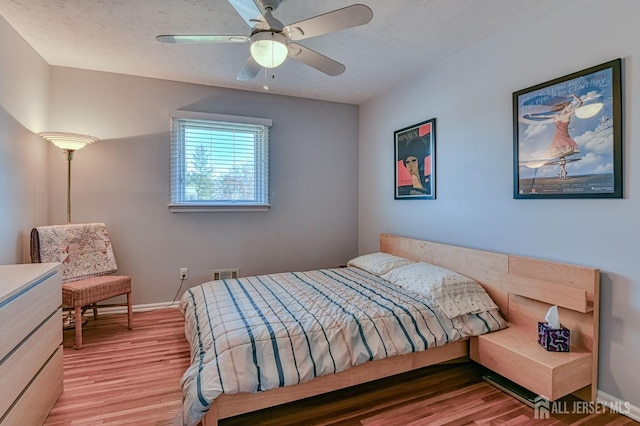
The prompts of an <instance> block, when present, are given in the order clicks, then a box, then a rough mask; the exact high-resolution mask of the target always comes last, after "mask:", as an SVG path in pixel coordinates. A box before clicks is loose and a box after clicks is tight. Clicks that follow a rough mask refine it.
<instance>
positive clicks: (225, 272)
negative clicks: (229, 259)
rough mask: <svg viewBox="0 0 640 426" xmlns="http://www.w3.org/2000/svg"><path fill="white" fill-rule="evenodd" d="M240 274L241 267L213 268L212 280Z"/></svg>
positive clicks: (230, 277)
mask: <svg viewBox="0 0 640 426" xmlns="http://www.w3.org/2000/svg"><path fill="white" fill-rule="evenodd" d="M239 276H240V268H227V269H212V270H211V279H212V280H214V281H215V280H229V279H233V278H238V277H239Z"/></svg>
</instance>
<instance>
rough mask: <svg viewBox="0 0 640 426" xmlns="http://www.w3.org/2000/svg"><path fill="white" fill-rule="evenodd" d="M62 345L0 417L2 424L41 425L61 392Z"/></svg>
mask: <svg viewBox="0 0 640 426" xmlns="http://www.w3.org/2000/svg"><path fill="white" fill-rule="evenodd" d="M62 361H63V358H62V346H60V347H58V349H57V350H56V351H55V352H54V354H53V356H52V357H51V358H50V359H49V360H48V362H47V363H46V364H45V365H44V366H43V367H42V370H40V372H39V373H38V375H37V376H36V377H35V378H34V379H33V381H32V382H31V384H30V385H29V387H28V388H27V389H25V391H24V393H23V394H22V395H21V396H20V399H19V400H18V401H17V402H16V404H15V405H14V406H13V407H12V408H11V410H10V411H9V412H8V413H6V414H5V415H4V417H3V418H1V419H0V424H2V425H41V424H43V423H44V421H45V420H46V419H47V417H48V415H49V412H50V411H51V409H52V408H53V406H54V405H55V403H56V401H57V400H58V398H59V397H60V394H62V368H63V367H62Z"/></svg>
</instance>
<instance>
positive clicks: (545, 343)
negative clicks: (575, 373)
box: [538, 322, 570, 352]
mask: <svg viewBox="0 0 640 426" xmlns="http://www.w3.org/2000/svg"><path fill="white" fill-rule="evenodd" d="M569 342H570V340H569V329H568V328H566V327H565V326H563V325H562V324H560V328H551V327H549V325H548V324H547V323H546V322H538V343H540V345H541V346H542V347H543V348H545V349H546V350H548V351H552V352H569Z"/></svg>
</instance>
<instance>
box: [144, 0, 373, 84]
mask: <svg viewBox="0 0 640 426" xmlns="http://www.w3.org/2000/svg"><path fill="white" fill-rule="evenodd" d="M280 2H281V0H229V3H231V5H232V6H233V7H234V8H235V10H236V11H237V12H238V13H239V14H240V16H241V17H242V18H243V19H244V20H245V21H246V22H247V24H248V25H249V26H250V27H251V35H249V36H244V35H159V36H157V37H156V39H157V40H158V41H161V42H163V43H251V47H250V52H251V55H250V56H249V59H247V62H246V63H245V64H244V66H243V67H242V69H241V70H240V73H239V74H238V76H237V79H238V80H251V79H253V78H255V77H256V76H257V75H258V73H259V72H260V70H261V69H262V67H265V68H275V67H277V66H279V65H281V64H282V63H283V62H284V61H285V59H286V58H287V57H290V58H292V59H295V60H297V61H299V62H302V63H303V64H306V65H308V66H310V67H313V68H315V69H317V70H319V71H322V72H323V73H325V74H328V75H331V76H336V75H340V74H342V73H343V72H344V70H345V66H344V65H342V64H341V63H339V62H336V61H334V60H333V59H330V58H328V57H326V56H324V55H322V54H320V53H318V52H315V51H313V50H311V49H309V48H308V47H304V46H303V45H301V44H298V43H296V42H297V41H299V40H304V39H307V38H311V37H316V36H319V35H323V34H328V33H332V32H335V31H340V30H344V29H347V28H352V27H357V26H359V25H364V24H366V23H368V22H369V21H371V19H372V18H373V11H372V10H371V9H370V8H369V7H368V6H365V5H363V4H354V5H351V6H347V7H344V8H342V9H336V10H334V11H332V12H328V13H325V14H322V15H318V16H315V17H313V18H308V19H305V20H302V21H299V22H296V23H293V24H289V25H283V24H282V22H280V21H279V20H278V19H276V18H275V17H274V16H273V11H275V10H276V9H277V8H278V6H279V5H280Z"/></svg>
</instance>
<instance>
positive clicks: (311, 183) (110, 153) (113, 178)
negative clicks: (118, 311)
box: [48, 67, 358, 304]
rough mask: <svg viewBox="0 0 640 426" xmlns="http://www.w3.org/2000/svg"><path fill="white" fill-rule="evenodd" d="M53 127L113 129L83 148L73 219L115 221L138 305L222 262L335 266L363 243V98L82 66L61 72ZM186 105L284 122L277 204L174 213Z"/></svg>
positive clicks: (279, 127) (54, 73)
mask: <svg viewBox="0 0 640 426" xmlns="http://www.w3.org/2000/svg"><path fill="white" fill-rule="evenodd" d="M51 87H52V90H51V108H50V127H51V130H57V131H68V132H75V133H87V134H90V135H95V136H99V137H101V138H102V140H100V141H99V142H96V143H94V144H92V145H89V146H88V147H86V148H84V149H82V150H81V151H78V152H76V153H75V156H74V160H73V163H72V221H73V222H74V223H80V222H105V223H106V224H107V226H108V228H109V233H110V236H111V239H112V241H113V244H114V250H115V254H116V258H117V261H118V266H119V272H121V273H126V274H129V275H131V276H132V277H133V300H134V303H135V304H144V303H156V302H166V301H171V300H172V299H173V298H174V297H175V295H176V293H177V291H178V286H179V280H178V270H179V268H181V267H187V268H189V280H188V281H187V282H186V283H185V285H184V287H183V289H182V291H184V289H185V288H186V287H188V286H193V285H196V284H200V283H202V282H204V281H208V280H209V279H210V276H211V275H210V271H211V269H214V268H226V267H239V268H240V273H241V275H255V274H263V273H270V272H280V271H285V270H291V269H293V270H304V269H313V268H318V267H335V266H338V265H340V264H343V263H345V262H346V260H348V259H349V258H350V257H353V256H355V254H356V251H357V215H358V204H357V203H358V202H357V198H358V186H357V180H358V177H357V176H358V167H357V163H358V152H357V150H358V124H357V123H358V107H357V106H355V105H347V104H338V103H330V102H320V101H314V100H305V99H301V98H293V97H285V96H275V95H271V94H265V93H254V92H245V91H239V90H231V89H222V88H215V87H207V86H200V85H194V84H186V83H177V82H171V81H165V80H155V79H149V78H141V77H132V76H125V75H118V74H109V73H101V72H93V71H81V70H77V69H70V68H60V67H52V69H51ZM176 109H186V110H191V111H201V112H214V113H219V114H230V115H244V116H251V117H264V118H271V119H273V127H272V129H271V132H270V134H271V145H270V148H271V149H270V151H271V164H270V170H271V194H272V195H271V204H272V208H271V210H270V211H268V212H240V213H238V212H235V213H228V212H223V213H171V212H170V211H169V209H168V207H167V206H168V204H169V181H170V175H169V148H170V139H169V124H170V122H169V116H170V112H171V111H173V110H176ZM49 166H50V173H49V179H50V192H49V197H50V208H49V218H48V222H49V223H50V224H55V223H64V221H65V215H66V206H65V203H66V196H65V188H66V186H65V185H66V161H65V158H64V156H63V155H62V154H61V153H60V151H52V152H50V154H49Z"/></svg>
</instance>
